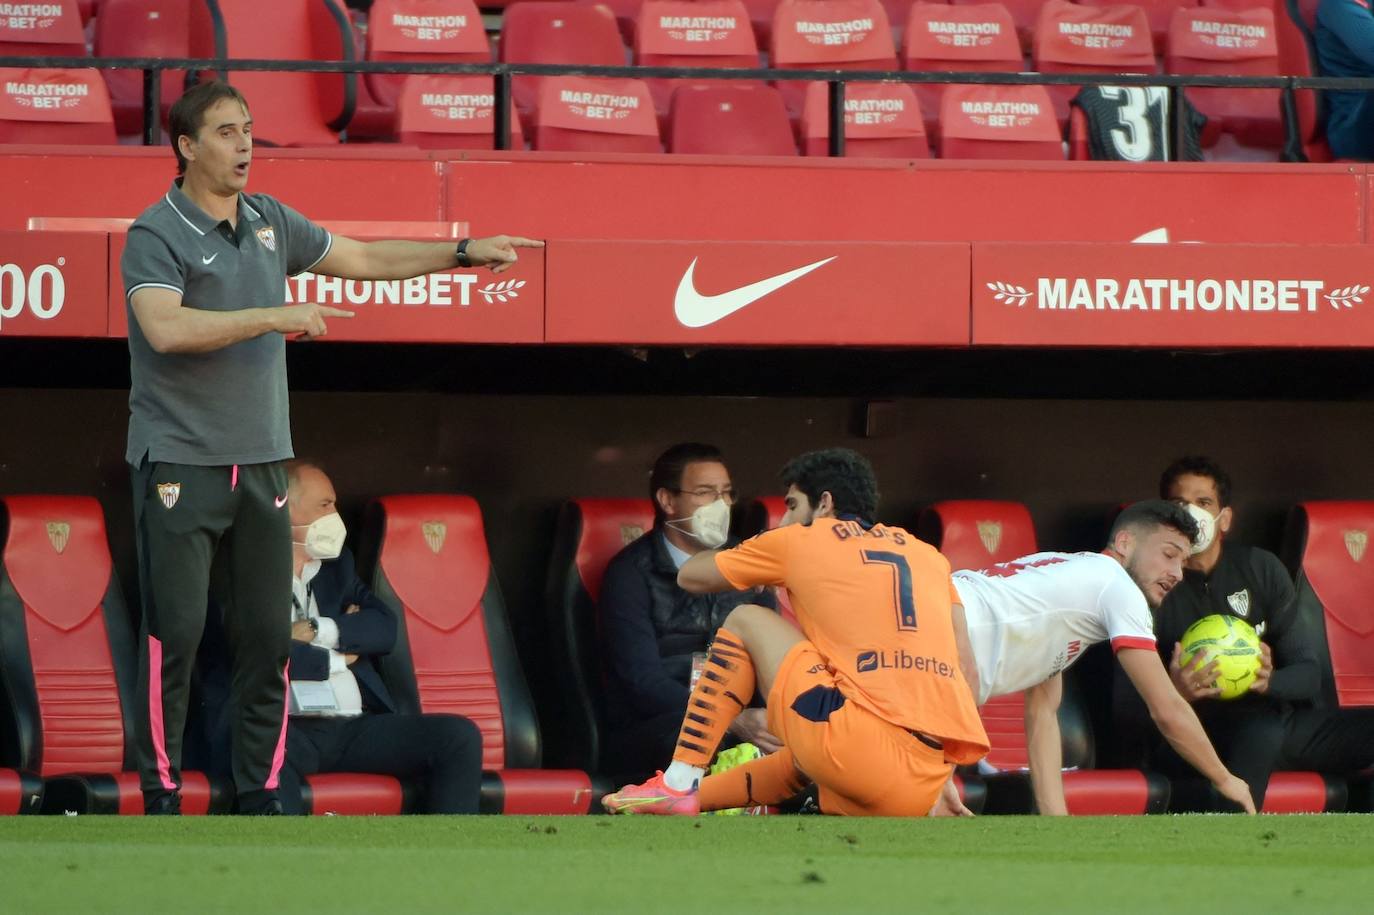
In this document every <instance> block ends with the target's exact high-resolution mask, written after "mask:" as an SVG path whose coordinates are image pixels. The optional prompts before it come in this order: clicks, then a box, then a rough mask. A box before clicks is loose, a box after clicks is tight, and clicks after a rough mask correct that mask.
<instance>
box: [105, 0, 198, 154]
mask: <svg viewBox="0 0 1374 915" xmlns="http://www.w3.org/2000/svg"><path fill="white" fill-rule="evenodd" d="M187 7H188V4H187V3H186V2H185V0H105V2H104V3H103V4H101V7H100V11H101V12H100V16H98V17H97V18H96V20H95V56H96V57H183V58H184V57H189V56H190V53H191V51H190V42H191V38H190V33H189V31H188V30H189V28H190V25H189V17H188V16H187V12H186V11H187ZM100 72H101V75H102V76H104V77H105V85H106V86H108V87H109V90H110V105H111V107H112V108H113V109H114V119H115V128H116V129H117V130H118V131H119V133H121V134H135V133H138V132H139V131H141V130H142V129H143V72H142V71H141V70H102V71H100ZM185 88H186V74H185V73H184V72H182V71H180V70H164V71H162V103H161V117H162V119H163V121H164V122H165V121H166V118H167V110H168V109H169V108H171V107H172V103H173V102H175V101H176V100H177V97H178V96H180V95H181V93H182V92H183V91H184V90H185Z"/></svg>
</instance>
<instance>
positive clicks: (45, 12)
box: [0, 0, 86, 57]
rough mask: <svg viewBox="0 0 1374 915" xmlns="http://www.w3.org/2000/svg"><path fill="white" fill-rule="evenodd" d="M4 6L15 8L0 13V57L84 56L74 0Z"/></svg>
mask: <svg viewBox="0 0 1374 915" xmlns="http://www.w3.org/2000/svg"><path fill="white" fill-rule="evenodd" d="M6 5H7V6H10V5H13V6H15V7H17V9H16V10H14V11H13V12H11V13H7V14H5V15H0V57H85V56H86V33H85V31H84V27H83V20H82V16H81V8H80V7H79V6H78V4H77V0H47V2H44V3H41V4H38V3H16V4H6ZM33 7H39V8H38V9H33ZM54 7H55V8H56V10H55V12H56V15H53V12H54V9H53V8H54Z"/></svg>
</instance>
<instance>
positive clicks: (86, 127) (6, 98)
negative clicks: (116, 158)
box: [0, 69, 116, 145]
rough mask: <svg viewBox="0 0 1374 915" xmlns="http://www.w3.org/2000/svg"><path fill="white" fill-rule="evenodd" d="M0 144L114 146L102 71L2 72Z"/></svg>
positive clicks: (108, 102) (107, 97)
mask: <svg viewBox="0 0 1374 915" xmlns="http://www.w3.org/2000/svg"><path fill="white" fill-rule="evenodd" d="M0 90H3V91H0V143H54V144H66V143H70V144H77V145H85V144H92V143H114V142H115V140H116V138H115V129H114V115H113V114H112V113H111V112H110V96H109V93H108V91H107V90H106V88H105V81H104V80H103V79H101V78H100V72H99V71H97V70H11V69H0Z"/></svg>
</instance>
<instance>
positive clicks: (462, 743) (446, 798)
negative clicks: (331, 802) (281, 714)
mask: <svg viewBox="0 0 1374 915" xmlns="http://www.w3.org/2000/svg"><path fill="white" fill-rule="evenodd" d="M287 479H288V484H289V488H288V495H289V504H290V512H291V540H292V553H293V556H292V558H293V567H292V569H293V578H292V600H291V607H290V608H289V610H290V612H291V618H292V625H291V639H292V641H291V662H290V667H289V668H288V671H289V678H290V684H291V695H290V700H289V701H290V709H289V710H290V718H289V721H288V725H287V731H286V763H285V765H284V766H283V767H282V770H281V785H280V788H279V791H280V797H281V802H282V808H283V811H284V812H285V813H301V812H303V810H302V803H301V781H302V780H303V779H304V778H305V777H306V776H308V775H314V774H316V773H321V772H371V773H378V774H383V775H395V776H399V777H403V778H414V779H417V780H418V781H419V782H420V784H421V785H422V787H423V790H424V796H423V805H422V810H423V812H425V813H476V812H477V800H478V794H479V791H480V786H481V778H482V736H481V733H480V732H479V731H478V729H477V726H476V725H475V724H473V723H472V722H471V721H469V720H468V719H466V718H463V717H461V716H458V715H405V714H400V713H398V712H397V711H396V706H395V703H394V702H393V701H392V699H391V694H390V693H389V692H388V690H387V688H386V684H385V683H384V682H383V681H382V678H381V676H380V674H379V673H378V672H377V667H376V664H375V662H376V659H377V658H378V657H379V656H381V655H385V654H387V653H388V652H390V651H391V649H392V648H393V647H394V646H395V644H396V615H395V613H394V612H393V611H392V610H391V608H390V607H388V606H387V605H386V604H385V603H383V602H382V601H381V600H379V599H378V598H377V597H376V596H375V595H373V594H372V592H371V591H369V590H368V588H367V586H366V585H365V584H363V582H362V580H361V579H360V578H359V577H358V574H357V571H356V570H355V568H354V565H353V556H352V554H351V553H349V551H348V550H346V549H344V547H343V541H344V524H343V520H342V519H341V518H340V517H339V514H338V512H337V511H336V510H335V504H334V503H335V494H334V486H333V484H332V483H330V481H329V477H328V476H327V475H326V474H325V473H324V471H323V470H321V469H320V468H319V467H317V466H315V465H314V464H311V463H309V462H306V461H295V462H292V463H291V464H289V465H288V466H287ZM286 610H287V608H283V612H286Z"/></svg>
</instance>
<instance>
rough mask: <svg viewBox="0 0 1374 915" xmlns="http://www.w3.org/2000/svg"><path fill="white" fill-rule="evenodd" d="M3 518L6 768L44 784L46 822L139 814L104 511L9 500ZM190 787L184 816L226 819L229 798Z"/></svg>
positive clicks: (191, 780) (128, 668) (214, 789)
mask: <svg viewBox="0 0 1374 915" xmlns="http://www.w3.org/2000/svg"><path fill="white" fill-rule="evenodd" d="M0 515H2V516H0V538H2V539H3V544H4V547H3V553H0V670H3V673H4V690H3V693H4V696H5V699H6V702H5V707H4V708H0V733H3V734H6V735H8V736H9V737H11V738H12V739H7V740H6V741H5V742H4V743H0V749H3V752H4V753H5V754H6V756H7V757H8V758H5V759H0V765H6V766H9V767H11V768H12V769H15V770H18V771H19V772H21V773H25V775H26V776H33V775H36V776H39V777H41V778H42V779H43V780H44V788H43V790H42V792H41V794H42V809H43V812H45V813H62V812H65V811H73V812H75V813H119V814H142V813H143V795H142V792H141V791H140V790H139V781H138V773H137V772H136V771H134V769H135V760H134V730H133V729H134V723H135V721H136V715H135V713H134V696H135V686H136V683H135V677H136V674H137V666H138V658H137V648H136V643H135V641H134V639H135V634H134V631H133V629H132V628H131V626H130V617H129V612H128V609H127V607H126V606H125V604H124V598H123V595H122V593H121V591H120V586H119V581H118V577H117V576H116V575H115V574H114V571H113V566H112V562H111V559H110V550H109V546H108V545H107V541H106V532H105V518H104V515H103V513H102V512H101V509H100V505H99V504H98V503H97V502H96V501H95V499H92V498H89V497H85V496H5V497H4V498H3V499H0ZM182 777H183V784H182V812H183V813H187V814H204V813H223V812H227V811H228V809H229V806H230V803H231V800H232V791H231V790H230V788H229V786H227V785H222V784H219V783H218V782H214V781H211V780H210V779H208V778H206V777H205V776H204V775H203V774H201V773H198V772H183V773H182ZM21 778H22V776H21ZM9 780H10V781H12V780H13V776H11V777H10V779H9ZM3 781H4V780H3V779H0V785H2V784H3ZM25 792H26V794H25V797H26V801H27V803H28V804H29V805H32V804H36V803H37V801H36V800H34V798H35V796H36V795H37V794H38V793H39V792H38V791H37V789H36V787H34V786H32V785H31V784H29V783H25ZM5 796H6V795H5V794H3V793H0V799H3V798H5Z"/></svg>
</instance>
